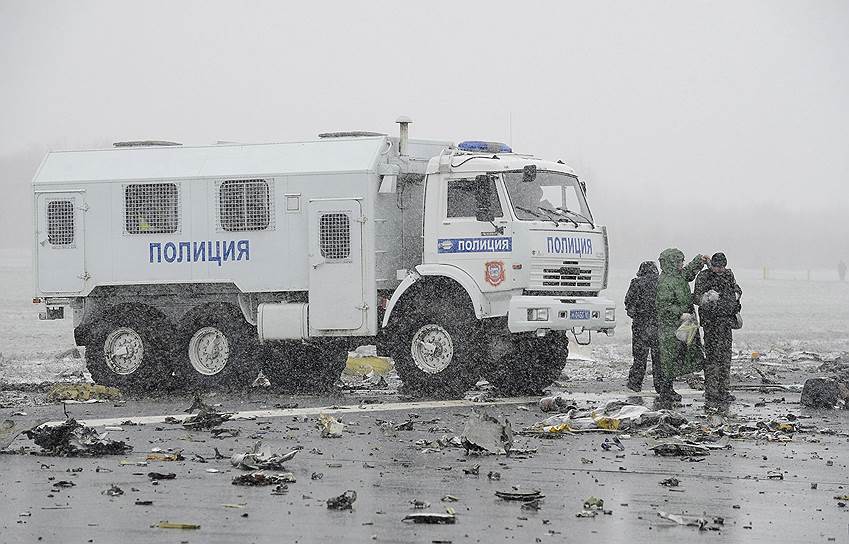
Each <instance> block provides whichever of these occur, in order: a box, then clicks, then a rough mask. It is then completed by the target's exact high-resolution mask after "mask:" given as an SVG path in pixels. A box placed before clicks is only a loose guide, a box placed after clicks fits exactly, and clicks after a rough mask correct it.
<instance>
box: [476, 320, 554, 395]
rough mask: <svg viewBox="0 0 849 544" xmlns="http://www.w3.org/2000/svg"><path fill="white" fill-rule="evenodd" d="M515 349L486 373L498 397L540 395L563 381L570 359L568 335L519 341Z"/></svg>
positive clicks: (517, 339) (525, 338)
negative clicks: (561, 377) (568, 359)
mask: <svg viewBox="0 0 849 544" xmlns="http://www.w3.org/2000/svg"><path fill="white" fill-rule="evenodd" d="M512 343H513V345H512V349H511V350H510V352H509V353H508V354H507V355H505V356H504V357H502V358H500V359H499V360H498V361H495V362H494V363H493V366H492V367H491V368H490V369H489V370H488V371H486V372H485V376H486V379H487V381H488V382H489V383H490V384H492V385H493V386H494V387H495V389H496V391H497V392H498V394H500V395H506V396H519V395H538V394H540V393H542V390H543V389H545V388H546V387H548V386H549V385H551V384H552V383H553V382H554V381H555V380H557V379H558V378H559V377H560V374H561V373H562V372H563V368H564V367H565V366H566V359H567V358H568V357H569V339H568V338H567V337H566V335H565V334H563V335H557V334H551V335H549V336H547V337H545V338H531V337H518V338H515V339H513V340H512Z"/></svg>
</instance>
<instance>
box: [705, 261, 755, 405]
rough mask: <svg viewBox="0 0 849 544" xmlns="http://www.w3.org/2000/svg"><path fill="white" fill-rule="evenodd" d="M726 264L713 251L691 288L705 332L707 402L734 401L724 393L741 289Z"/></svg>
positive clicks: (729, 374) (728, 382)
mask: <svg viewBox="0 0 849 544" xmlns="http://www.w3.org/2000/svg"><path fill="white" fill-rule="evenodd" d="M727 265H728V260H727V259H726V258H725V254H724V253H714V255H713V257H711V258H710V268H707V269H706V270H703V271H702V272H700V273H699V275H698V277H697V278H696V285H695V287H694V288H693V302H694V303H695V304H697V305H698V306H699V319H700V320H701V324H702V328H703V329H704V331H705V354H706V356H707V360H706V361H705V401H706V402H707V403H708V404H727V403H729V402H731V401H733V400H735V398H734V395H732V394H731V393H729V392H728V387H729V384H730V381H731V330H732V327H733V326H734V324H735V323H736V321H737V317H736V315H737V312H739V311H740V296H742V294H743V290H742V289H740V286H739V285H737V280H736V279H735V278H734V273H733V272H732V271H731V270H730V269H729V268H726V266H727Z"/></svg>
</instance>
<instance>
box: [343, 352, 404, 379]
mask: <svg viewBox="0 0 849 544" xmlns="http://www.w3.org/2000/svg"><path fill="white" fill-rule="evenodd" d="M391 370H392V363H391V362H390V361H389V359H388V358H386V357H348V362H347V363H345V370H343V372H344V373H345V374H347V375H348V376H365V375H366V374H368V373H369V372H374V373H375V374H377V375H379V376H385V375H387V374H389V372H390V371H391Z"/></svg>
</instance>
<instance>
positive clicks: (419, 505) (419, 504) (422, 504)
mask: <svg viewBox="0 0 849 544" xmlns="http://www.w3.org/2000/svg"><path fill="white" fill-rule="evenodd" d="M410 504H412V505H413V508H414V509H416V510H424V509H425V508H430V503H429V502H426V501H423V500H420V499H413V500H411V501H410Z"/></svg>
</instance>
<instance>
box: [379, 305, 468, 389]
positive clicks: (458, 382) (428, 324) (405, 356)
mask: <svg viewBox="0 0 849 544" xmlns="http://www.w3.org/2000/svg"><path fill="white" fill-rule="evenodd" d="M434 295H435V294H434V293H430V294H429V296H426V297H424V298H420V299H419V302H420V303H421V304H420V305H415V306H414V305H412V304H407V305H405V307H403V308H399V309H398V310H400V312H401V313H400V314H399V315H398V317H397V318H396V317H394V316H393V318H394V319H396V320H397V321H396V322H395V324H394V325H393V332H392V333H391V334H392V338H393V341H392V344H391V346H390V350H389V351H390V353H391V356H392V359H393V360H394V361H395V369H396V370H397V371H398V375H399V376H400V377H401V380H402V381H403V382H404V392H405V393H407V394H411V395H414V396H438V397H445V398H456V397H462V396H463V394H464V393H465V392H466V391H468V390H469V389H471V388H472V387H473V386H474V385H475V383H477V381H478V379H479V378H480V360H481V352H482V351H485V350H481V349H480V347H481V346H480V345H479V344H480V341H481V334H480V325H479V322H478V321H477V319H476V318H475V315H474V313H473V312H472V309H471V308H470V307H461V306H458V304H457V301H456V300H452V299H449V298H448V297H445V296H441V297H440V296H438V295H436V296H434ZM424 300H428V302H427V303H424Z"/></svg>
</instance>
